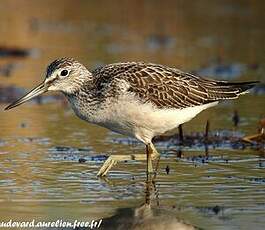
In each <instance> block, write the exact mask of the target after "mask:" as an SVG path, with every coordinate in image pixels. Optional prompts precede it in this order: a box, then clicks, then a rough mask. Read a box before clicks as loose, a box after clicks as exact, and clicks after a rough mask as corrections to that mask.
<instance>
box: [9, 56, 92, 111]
mask: <svg viewBox="0 0 265 230" xmlns="http://www.w3.org/2000/svg"><path fill="white" fill-rule="evenodd" d="M90 77H91V73H90V72H89V71H88V70H87V68H86V67H85V66H84V65H82V64H81V63H79V62H78V61H76V60H74V59H73V58H60V59H57V60H55V61H53V62H52V63H51V64H50V65H48V67H47V70H46V77H45V79H44V81H43V82H42V83H41V84H39V85H38V86H37V87H35V88H33V89H32V90H31V91H30V92H28V93H27V94H26V95H24V96H23V97H21V98H20V99H18V100H17V101H15V102H13V103H11V104H10V105H8V106H7V107H6V108H5V110H8V109H12V108H14V107H16V106H19V105H21V104H23V103H25V102H26V101H28V100H30V99H32V98H34V97H37V96H39V95H41V94H43V93H45V92H47V91H61V92H63V93H64V94H68V95H69V94H73V93H75V92H76V91H78V90H79V89H80V87H81V86H82V83H83V82H85V81H87V80H88V79H89V78H90Z"/></svg>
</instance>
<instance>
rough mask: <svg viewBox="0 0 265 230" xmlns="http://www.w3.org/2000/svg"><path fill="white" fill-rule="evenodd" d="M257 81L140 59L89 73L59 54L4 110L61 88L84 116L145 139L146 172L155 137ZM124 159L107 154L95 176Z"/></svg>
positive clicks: (150, 170) (155, 154) (153, 156)
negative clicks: (222, 77)
mask: <svg viewBox="0 0 265 230" xmlns="http://www.w3.org/2000/svg"><path fill="white" fill-rule="evenodd" d="M256 83H257V82H239V83H232V82H227V81H217V80H211V79H206V78H201V77H198V76H194V75H192V74H189V73H186V72H183V71H181V70H178V69H175V68H170V67H167V66H163V65H158V64H152V63H143V62H125V63H115V64H109V65H106V66H103V67H99V68H97V69H95V70H94V71H92V72H90V71H89V70H88V69H87V68H86V67H85V66H84V65H82V64H81V63H79V62H78V61H76V60H74V59H73V58H60V59H57V60H55V61H53V62H52V63H51V64H50V65H49V66H48V67H47V71H46V77H45V79H44V81H43V82H42V83H41V84H40V85H39V86H37V87H36V88H34V89H33V90H31V91H30V92H29V93H28V94H26V95H25V96H23V97H22V98H20V99H19V100H17V101H15V102H14V103H12V104H10V105H9V106H7V107H6V108H5V109H6V110H7V109H11V108H14V107H16V106H18V105H20V104H22V103H24V102H26V101H28V100H30V99H31V98H33V97H36V96H38V95H40V94H42V93H44V92H46V91H61V92H62V93H63V94H64V95H65V96H66V98H67V99H68V101H69V102H70V105H71V107H72V108H73V110H74V112H75V114H76V115H77V116H78V117H79V118H81V119H82V120H85V121H87V122H89V123H93V124H97V125H100V126H103V127H105V128H108V129H110V130H112V131H114V132H117V133H120V134H124V135H128V136H130V137H135V138H137V139H138V140H140V141H141V142H143V143H144V144H145V145H146V155H144V154H143V156H144V159H146V160H147V174H150V173H153V166H152V159H156V158H158V156H159V153H158V152H157V151H156V149H155V147H154V145H153V144H152V138H153V137H154V136H157V135H160V134H163V133H165V132H166V131H169V130H172V129H174V128H176V127H178V126H179V125H180V124H183V123H185V122H187V121H189V120H191V119H192V118H193V117H195V116H196V115H197V114H198V113H200V112H201V111H203V110H204V109H207V108H209V107H212V106H215V105H217V104H218V102H220V101H222V100H226V99H236V98H238V96H239V95H241V94H243V93H245V92H246V91H247V90H248V89H250V88H251V87H253V86H254V85H255V84H256ZM124 159H127V158H126V157H125V158H124V157H122V156H121V155H112V156H109V158H108V159H107V160H106V162H105V163H104V164H103V166H102V167H101V169H100V170H99V172H98V174H97V175H98V176H105V175H106V174H107V172H108V171H109V170H110V169H111V167H112V166H113V165H114V164H116V163H117V162H118V161H121V160H124ZM134 159H143V158H141V157H139V158H134Z"/></svg>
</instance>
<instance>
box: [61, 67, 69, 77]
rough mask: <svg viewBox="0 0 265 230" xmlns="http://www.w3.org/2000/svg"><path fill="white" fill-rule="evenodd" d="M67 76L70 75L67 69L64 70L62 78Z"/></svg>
mask: <svg viewBox="0 0 265 230" xmlns="http://www.w3.org/2000/svg"><path fill="white" fill-rule="evenodd" d="M67 75H68V70H66V69H64V70H62V72H61V76H63V77H65V76H67Z"/></svg>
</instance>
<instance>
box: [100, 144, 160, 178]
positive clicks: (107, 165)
mask: <svg viewBox="0 0 265 230" xmlns="http://www.w3.org/2000/svg"><path fill="white" fill-rule="evenodd" d="M147 146H148V155H147V154H133V155H111V156H109V157H108V159H107V160H106V161H105V162H104V164H103V165H102V167H101V168H100V170H99V172H98V173H97V176H106V175H107V173H108V172H109V170H110V169H111V168H112V167H113V166H114V165H116V164H117V163H118V162H119V161H128V160H140V161H143V160H146V159H147V161H148V162H149V163H148V168H149V171H150V172H153V168H152V160H155V159H157V158H158V157H159V153H158V152H157V151H156V149H155V147H154V145H153V144H152V143H151V144H149V145H147ZM146 148H147V147H146ZM146 151H147V149H146ZM146 153H147V152H146ZM150 162H151V163H150ZM147 171H148V169H147Z"/></svg>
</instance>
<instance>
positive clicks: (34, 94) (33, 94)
mask: <svg viewBox="0 0 265 230" xmlns="http://www.w3.org/2000/svg"><path fill="white" fill-rule="evenodd" d="M48 88H49V85H47V84H45V83H44V82H43V83H41V84H40V85H38V86H37V87H36V88H34V89H32V90H31V91H30V92H29V93H27V94H26V95H25V96H23V97H21V98H20V99H18V100H17V101H15V102H13V103H11V104H10V105H9V106H7V107H6V108H5V110H8V109H12V108H14V107H17V106H19V105H21V104H23V103H24V102H26V101H28V100H30V99H32V98H34V97H37V96H38V95H40V94H42V93H45V92H46V91H48Z"/></svg>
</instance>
